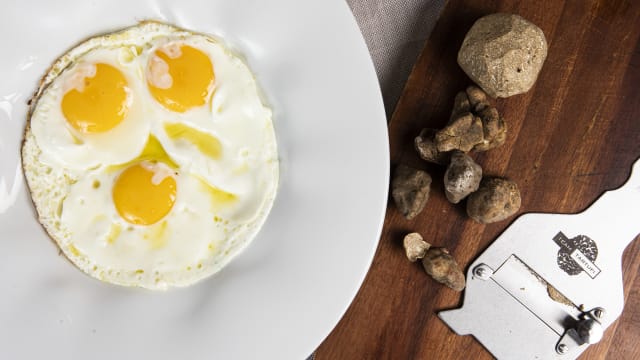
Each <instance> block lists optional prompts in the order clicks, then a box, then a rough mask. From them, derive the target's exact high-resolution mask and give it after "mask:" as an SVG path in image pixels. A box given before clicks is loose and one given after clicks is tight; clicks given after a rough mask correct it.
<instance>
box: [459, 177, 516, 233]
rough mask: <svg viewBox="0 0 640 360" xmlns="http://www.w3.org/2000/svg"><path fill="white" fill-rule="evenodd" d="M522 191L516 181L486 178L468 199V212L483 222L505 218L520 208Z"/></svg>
mask: <svg viewBox="0 0 640 360" xmlns="http://www.w3.org/2000/svg"><path fill="white" fill-rule="evenodd" d="M520 202H521V200H520V191H519V190H518V185H516V183H515V182H513V181H510V180H506V179H501V178H485V179H482V181H481V182H480V188H479V189H478V191H476V192H474V193H473V194H471V195H469V198H468V199H467V214H468V215H469V216H470V217H471V218H472V219H473V220H475V221H477V222H479V223H482V224H489V223H494V222H496V221H501V220H504V219H506V218H508V217H510V216H511V215H513V214H515V213H516V212H517V211H518V209H520Z"/></svg>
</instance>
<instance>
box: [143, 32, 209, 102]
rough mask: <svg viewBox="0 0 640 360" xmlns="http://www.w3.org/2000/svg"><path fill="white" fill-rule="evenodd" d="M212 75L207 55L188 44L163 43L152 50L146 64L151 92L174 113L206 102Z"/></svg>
mask: <svg viewBox="0 0 640 360" xmlns="http://www.w3.org/2000/svg"><path fill="white" fill-rule="evenodd" d="M214 78H215V76H214V73H213V65H212V64H211V60H210V59H209V56H207V55H206V54H205V53H203V52H202V51H200V50H198V49H195V48H193V47H191V46H188V45H181V46H179V45H177V44H175V43H173V44H169V45H166V46H164V47H163V48H161V49H159V50H156V51H155V53H154V54H153V55H152V56H151V59H150V60H149V64H148V71H147V84H148V86H149V91H150V92H151V95H153V97H154V98H155V99H156V100H157V101H158V102H159V103H160V104H162V105H163V106H164V107H165V108H167V109H169V110H171V111H175V112H185V111H187V110H189V109H191V108H193V107H197V106H202V105H204V104H206V102H207V100H208V98H209V93H210V92H211V88H212V85H213V81H214Z"/></svg>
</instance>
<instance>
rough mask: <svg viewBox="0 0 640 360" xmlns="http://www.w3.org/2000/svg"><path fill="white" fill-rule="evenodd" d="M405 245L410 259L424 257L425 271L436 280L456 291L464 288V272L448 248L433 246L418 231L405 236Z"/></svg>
mask: <svg viewBox="0 0 640 360" xmlns="http://www.w3.org/2000/svg"><path fill="white" fill-rule="evenodd" d="M403 246H404V250H405V253H406V254H407V258H408V259H409V261H411V262H415V261H418V260H419V259H422V267H424V271H426V272H427V274H429V275H431V277H432V278H433V279H434V280H436V281H437V282H439V283H442V284H444V285H446V286H448V287H450V288H452V289H453V290H455V291H462V290H463V289H464V287H465V280H464V274H463V273H462V270H461V269H460V266H458V263H457V262H456V260H455V259H454V258H453V257H452V256H451V255H450V254H449V251H448V250H447V249H445V248H441V247H432V246H431V244H429V243H428V242H426V241H424V240H423V239H422V235H420V234H418V233H411V234H408V235H407V236H405V237H404V240H403Z"/></svg>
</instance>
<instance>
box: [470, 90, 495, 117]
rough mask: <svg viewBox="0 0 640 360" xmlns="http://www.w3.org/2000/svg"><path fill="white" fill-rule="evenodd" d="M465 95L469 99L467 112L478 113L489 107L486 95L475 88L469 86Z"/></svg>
mask: <svg viewBox="0 0 640 360" xmlns="http://www.w3.org/2000/svg"><path fill="white" fill-rule="evenodd" d="M465 93H466V95H467V98H468V99H469V111H472V112H474V113H478V112H480V111H482V110H484V109H485V108H487V107H489V106H490V105H491V104H489V99H487V93H485V92H484V91H482V89H480V88H479V87H477V86H469V87H468V88H467V90H466V91H465Z"/></svg>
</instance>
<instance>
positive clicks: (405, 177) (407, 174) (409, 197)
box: [391, 165, 431, 220]
mask: <svg viewBox="0 0 640 360" xmlns="http://www.w3.org/2000/svg"><path fill="white" fill-rule="evenodd" d="M430 186H431V176H430V175H429V174H427V173H426V172H424V171H422V170H417V169H414V168H411V167H409V166H406V165H398V167H397V168H396V173H395V176H394V178H393V181H392V182H391V195H392V197H393V200H394V201H395V203H396V206H397V207H398V210H400V212H401V213H402V215H403V216H404V217H405V218H406V219H407V220H411V219H413V218H414V217H415V216H416V215H418V214H419V213H420V212H421V211H422V209H424V206H425V205H426V204H427V200H428V199H429V190H430Z"/></svg>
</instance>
